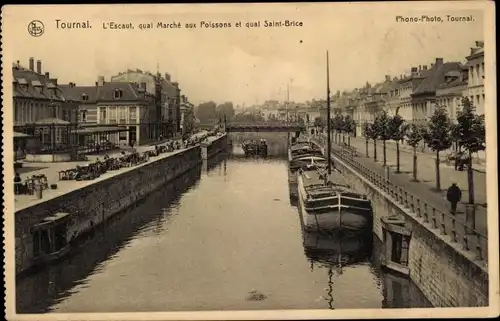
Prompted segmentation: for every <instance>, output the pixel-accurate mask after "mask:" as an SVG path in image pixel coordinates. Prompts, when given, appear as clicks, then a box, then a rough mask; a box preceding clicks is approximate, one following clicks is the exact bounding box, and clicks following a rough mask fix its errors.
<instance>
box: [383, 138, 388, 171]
mask: <svg viewBox="0 0 500 321" xmlns="http://www.w3.org/2000/svg"><path fill="white" fill-rule="evenodd" d="M382 145H383V149H384V150H383V153H382V154H383V156H384V166H387V154H386V149H385V139H384V140H383V141H382Z"/></svg>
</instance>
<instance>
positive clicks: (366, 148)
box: [365, 138, 370, 158]
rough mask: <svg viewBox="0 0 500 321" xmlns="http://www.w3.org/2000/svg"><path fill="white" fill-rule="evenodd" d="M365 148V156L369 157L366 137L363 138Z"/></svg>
mask: <svg viewBox="0 0 500 321" xmlns="http://www.w3.org/2000/svg"><path fill="white" fill-rule="evenodd" d="M365 150H366V158H370V155H368V138H366V139H365Z"/></svg>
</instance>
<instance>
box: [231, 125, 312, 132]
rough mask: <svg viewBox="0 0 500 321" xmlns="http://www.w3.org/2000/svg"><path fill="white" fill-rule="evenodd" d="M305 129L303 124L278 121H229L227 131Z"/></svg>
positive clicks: (288, 130)
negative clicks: (249, 122) (247, 122)
mask: <svg viewBox="0 0 500 321" xmlns="http://www.w3.org/2000/svg"><path fill="white" fill-rule="evenodd" d="M303 130H305V125H301V124H290V123H289V124H278V123H271V124H269V123H253V124H245V123H228V124H227V125H226V131H227V132H251V131H253V132H296V131H303Z"/></svg>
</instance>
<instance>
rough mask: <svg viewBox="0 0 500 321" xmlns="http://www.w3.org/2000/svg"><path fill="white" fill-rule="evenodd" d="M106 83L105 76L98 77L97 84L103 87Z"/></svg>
mask: <svg viewBox="0 0 500 321" xmlns="http://www.w3.org/2000/svg"><path fill="white" fill-rule="evenodd" d="M103 85H104V76H99V77H97V86H99V87H102V86H103Z"/></svg>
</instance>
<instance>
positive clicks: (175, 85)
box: [172, 81, 179, 89]
mask: <svg viewBox="0 0 500 321" xmlns="http://www.w3.org/2000/svg"><path fill="white" fill-rule="evenodd" d="M172 85H173V86H174V87H175V88H176V89H179V83H178V82H177V81H174V82H173V83H172Z"/></svg>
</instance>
